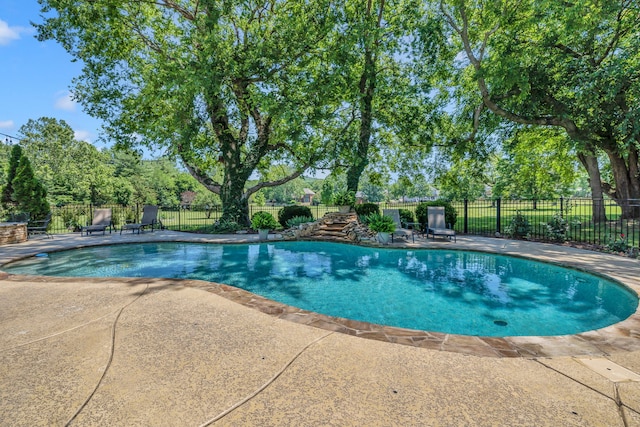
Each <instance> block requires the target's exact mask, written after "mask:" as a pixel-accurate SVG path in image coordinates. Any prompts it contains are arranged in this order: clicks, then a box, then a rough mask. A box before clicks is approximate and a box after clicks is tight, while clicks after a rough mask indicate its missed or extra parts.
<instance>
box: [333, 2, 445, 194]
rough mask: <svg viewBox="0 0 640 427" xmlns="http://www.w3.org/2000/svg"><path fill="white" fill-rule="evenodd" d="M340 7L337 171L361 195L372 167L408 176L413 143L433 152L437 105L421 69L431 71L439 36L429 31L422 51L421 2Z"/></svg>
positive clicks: (336, 56) (335, 69)
mask: <svg viewBox="0 0 640 427" xmlns="http://www.w3.org/2000/svg"><path fill="white" fill-rule="evenodd" d="M340 10H341V15H340V17H341V20H342V22H343V25H341V26H340V27H339V28H338V30H339V31H340V33H339V34H337V35H336V36H335V37H333V38H332V39H331V40H332V45H331V55H332V56H331V61H332V62H333V63H334V67H333V68H332V74H331V78H332V84H334V85H336V86H338V87H339V88H340V93H341V94H342V97H341V98H340V99H339V103H340V104H339V107H340V108H339V109H337V114H336V121H335V129H336V130H335V133H336V136H335V138H334V140H335V142H336V149H337V153H338V154H337V155H336V156H335V160H336V161H335V163H334V167H337V168H340V167H341V166H342V169H344V170H345V173H346V186H347V189H348V190H350V191H354V192H355V191H357V190H358V189H359V183H360V179H361V177H362V176H363V174H364V173H365V172H366V171H367V168H368V166H369V165H370V164H373V165H374V168H375V169H374V170H375V171H379V170H381V169H385V170H402V172H406V170H405V169H404V168H403V166H405V165H404V164H403V162H402V161H403V160H405V158H406V156H405V155H404V154H406V153H405V152H404V150H406V145H410V144H413V145H415V146H419V147H420V148H421V149H426V150H428V149H429V148H430V146H431V144H432V141H433V139H432V134H433V120H432V116H433V115H434V114H435V111H436V108H435V106H434V103H433V102H432V99H431V97H430V91H431V89H432V87H431V82H430V81H429V80H428V79H421V78H419V77H418V76H417V74H416V71H415V66H416V64H417V63H418V62H420V66H421V67H423V70H422V71H423V72H424V71H426V70H430V68H429V67H428V64H432V63H433V55H434V52H435V51H434V50H433V49H432V46H433V45H434V43H433V41H434V40H437V39H438V37H439V35H440V33H439V32H437V31H429V32H425V33H424V34H423V36H424V37H422V40H423V41H424V43H423V44H422V45H420V51H418V50H417V47H418V46H417V44H416V40H418V39H419V38H420V37H419V34H420V30H421V26H428V25H429V23H430V21H429V23H427V24H424V23H421V22H420V18H422V17H423V14H422V13H423V2H422V1H418V0H366V1H361V0H348V1H345V2H343V5H342V7H341V9H340ZM425 62H426V64H425ZM425 74H428V73H425ZM398 152H401V153H402V154H401V155H400V156H398V157H396V155H397V153H398ZM369 171H370V172H371V171H372V170H371V168H369Z"/></svg>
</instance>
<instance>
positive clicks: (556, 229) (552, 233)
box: [545, 212, 569, 242]
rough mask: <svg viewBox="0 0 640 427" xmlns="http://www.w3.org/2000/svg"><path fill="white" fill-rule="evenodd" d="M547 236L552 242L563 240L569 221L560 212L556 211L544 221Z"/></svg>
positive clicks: (565, 238)
mask: <svg viewBox="0 0 640 427" xmlns="http://www.w3.org/2000/svg"><path fill="white" fill-rule="evenodd" d="M545 228H546V231H547V233H546V234H547V237H548V238H549V240H551V241H553V242H565V241H566V240H567V232H568V231H569V221H567V220H566V219H565V217H564V216H563V215H562V213H561V212H556V213H555V214H553V217H551V220H549V221H548V222H547V223H545Z"/></svg>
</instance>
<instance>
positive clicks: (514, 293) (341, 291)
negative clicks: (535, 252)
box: [3, 242, 638, 336]
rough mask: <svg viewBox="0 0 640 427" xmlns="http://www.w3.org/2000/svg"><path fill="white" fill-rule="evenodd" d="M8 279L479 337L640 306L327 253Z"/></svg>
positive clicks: (541, 270) (464, 257)
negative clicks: (221, 301)
mask: <svg viewBox="0 0 640 427" xmlns="http://www.w3.org/2000/svg"><path fill="white" fill-rule="evenodd" d="M3 270H5V271H7V272H9V273H16V274H38V275H50V276H81V277H82V276H86V277H168V278H190V279H200V280H206V281H212V282H218V283H226V284H230V285H233V286H237V287H239V288H242V289H245V290H248V291H250V292H253V293H255V294H258V295H262V296H264V297H266V298H269V299H272V300H275V301H279V302H282V303H285V304H288V305H291V306H295V307H299V308H302V309H305V310H310V311H314V312H318V313H322V314H326V315H330V316H338V317H343V318H349V319H354V320H361V321H365V322H371V323H377V324H384V325H389V326H397V327H402V328H409V329H419V330H426V331H434V332H443V333H454V334H462V335H478V336H523V335H542V336H548V335H564V334H575V333H579V332H584V331H588V330H593V329H598V328H601V327H604V326H608V325H610V324H613V323H617V322H619V321H621V320H623V319H625V318H627V317H628V316H629V315H631V314H632V313H634V312H635V310H636V308H637V305H638V298H637V296H636V295H635V294H634V293H633V292H632V291H630V290H629V289H627V288H626V287H623V286H620V285H618V284H616V283H615V282H612V281H610V280H607V279H604V278H602V277H599V276H594V275H590V274H586V273H583V272H580V271H576V270H571V269H566V268H561V267H558V266H554V265H550V264H544V263H540V262H534V261H530V260H524V259H520V258H512V257H506V256H500V255H494V254H486V253H479V252H467V251H447V250H429V249H424V250H406V249H403V250H400V249H381V248H370V247H361V246H353V245H344V244H337V243H325V242H275V243H268V244H267V243H262V244H243V245H240V244H234V245H219V244H218V245H216V244H197V243H144V244H127V245H113V246H100V247H92V248H82V249H76V250H69V251H63V252H56V253H51V254H48V256H41V257H34V258H30V259H26V260H22V261H19V262H15V263H11V264H8V265H5V266H4V267H3Z"/></svg>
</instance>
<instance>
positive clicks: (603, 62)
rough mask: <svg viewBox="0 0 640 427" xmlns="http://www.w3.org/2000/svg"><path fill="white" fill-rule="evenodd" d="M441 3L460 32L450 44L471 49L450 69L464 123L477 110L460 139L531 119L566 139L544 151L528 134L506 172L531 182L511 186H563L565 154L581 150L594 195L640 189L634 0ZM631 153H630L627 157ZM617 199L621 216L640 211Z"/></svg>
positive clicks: (488, 136) (483, 136) (633, 195)
mask: <svg viewBox="0 0 640 427" xmlns="http://www.w3.org/2000/svg"><path fill="white" fill-rule="evenodd" d="M440 4H441V11H442V12H443V17H444V18H445V21H446V22H447V24H448V26H449V30H450V34H451V35H453V36H454V37H452V38H451V39H450V40H451V41H452V42H454V43H455V45H454V46H453V49H454V50H455V51H456V52H464V53H465V56H466V57H465V58H464V61H463V60H461V59H459V60H458V61H456V62H457V63H458V64H461V63H466V64H467V66H458V67H455V68H454V67H452V68H451V71H452V77H453V78H452V79H451V80H450V85H449V86H451V87H452V89H450V90H452V91H453V92H454V93H455V94H456V95H457V96H456V98H457V100H458V102H460V104H462V105H460V107H462V108H456V109H455V110H456V111H457V112H459V113H460V114H459V115H458V117H457V118H458V119H459V120H458V122H461V121H466V122H471V120H469V117H470V114H474V112H475V113H477V114H475V115H474V118H475V120H474V128H473V129H469V128H468V127H467V134H466V135H461V136H460V137H459V139H458V141H460V140H467V141H472V142H473V144H474V145H478V144H477V141H485V142H486V144H482V145H484V146H485V147H487V148H489V146H490V144H491V142H492V141H494V140H495V139H494V138H493V137H492V133H493V132H494V131H496V130H499V131H500V130H504V129H505V128H510V129H514V128H515V129H519V130H524V131H525V132H527V131H528V129H526V128H525V126H532V132H536V133H537V132H539V133H540V134H543V133H546V132H545V131H543V128H547V127H549V126H553V127H554V128H555V129H557V130H559V131H560V132H561V134H560V136H561V139H562V141H561V142H560V145H555V146H553V144H552V145H551V146H548V149H547V150H545V151H546V153H544V154H543V153H541V152H540V151H538V149H539V148H538V147H540V149H541V146H542V145H545V142H544V141H542V138H538V137H534V138H529V137H528V136H527V137H526V139H529V141H528V142H527V141H522V142H523V143H524V145H523V146H522V147H521V148H518V149H517V151H519V152H520V154H521V155H520V156H519V157H520V158H519V159H515V157H514V158H512V159H509V160H513V163H512V164H511V165H507V166H514V169H513V170H511V171H506V172H507V173H508V174H510V175H512V176H514V177H519V176H521V177H522V180H526V182H527V185H526V186H523V185H522V182H515V183H513V185H509V184H510V183H509V182H505V183H503V184H506V185H505V187H510V188H505V189H506V190H509V191H514V192H519V193H520V196H526V197H529V198H540V197H544V196H543V194H545V193H547V194H548V192H550V191H551V192H560V191H563V190H564V189H563V188H562V187H564V184H565V183H566V181H565V177H564V176H563V175H564V174H565V172H567V170H566V167H567V164H566V163H565V164H564V165H563V164H562V159H563V158H564V157H565V154H568V155H571V156H574V155H576V154H578V155H579V156H581V163H582V165H583V166H584V167H585V168H587V167H588V168H589V172H590V174H591V176H590V179H591V190H592V192H594V194H593V197H594V198H596V199H599V198H602V196H603V192H602V190H603V189H604V190H605V191H607V192H608V193H609V194H610V195H611V197H612V198H614V199H616V200H620V199H637V198H640V176H638V174H637V172H636V171H637V170H638V166H639V164H638V160H637V159H638V158H639V156H638V153H639V151H638V145H637V135H638V134H640V113H639V111H638V109H637V108H633V107H631V106H632V105H635V104H636V103H637V99H638V93H639V92H638V84H637V70H638V67H639V66H640V26H639V25H638V13H637V2H633V1H632V2H605V1H602V0H583V1H576V2H558V1H529V2H519V3H518V4H517V7H516V6H514V4H512V3H511V2H492V3H486V2H480V1H477V0H462V1H461V0H444V1H442V2H440ZM479 93H482V99H481V98H480V97H479V96H478V95H479ZM479 104H481V105H482V107H483V109H482V110H477V109H476V108H477V106H478V105H479ZM505 122H506V123H505ZM456 124H457V123H456ZM551 132H555V131H551ZM555 133H556V135H558V134H559V133H558V132H555ZM553 139H555V137H554V138H553ZM533 142H535V144H534V143H533ZM458 145H459V144H458ZM469 145H470V144H469ZM600 150H601V151H602V152H604V153H606V156H607V161H608V163H609V165H610V166H611V168H612V169H613V170H614V173H613V174H612V175H611V177H612V180H611V181H609V180H608V179H607V177H606V176H605V175H604V174H600V173H599V170H598V169H599V166H600V165H598V164H597V163H596V157H597V156H598V154H599V152H600ZM531 152H533V154H532V153H531ZM511 154H514V153H511ZM515 154H516V155H517V153H515ZM555 156H557V158H558V160H559V161H558V162H557V163H556V160H555V158H554V157H555ZM630 158H631V159H634V160H633V161H631V162H629V161H628V159H630ZM586 160H589V161H586ZM509 163H511V161H510V162H509ZM556 165H558V166H561V167H562V168H561V169H557V168H556ZM562 169H564V170H562ZM547 170H548V171H550V173H549V174H547V176H545V171H547ZM549 175H551V176H549ZM598 175H599V176H598ZM598 181H602V182H598ZM601 184H602V185H601ZM608 189H611V191H608ZM613 189H615V190H613ZM526 193H529V194H526ZM621 207H622V208H623V210H624V212H623V217H631V216H637V215H639V213H638V212H640V209H637V208H633V207H626V206H624V205H621Z"/></svg>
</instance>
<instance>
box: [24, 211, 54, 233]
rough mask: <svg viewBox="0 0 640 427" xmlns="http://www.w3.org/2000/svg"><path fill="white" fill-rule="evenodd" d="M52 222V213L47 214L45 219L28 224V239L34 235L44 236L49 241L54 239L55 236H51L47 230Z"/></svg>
mask: <svg viewBox="0 0 640 427" xmlns="http://www.w3.org/2000/svg"><path fill="white" fill-rule="evenodd" d="M50 222H51V212H49V213H48V214H47V216H46V217H45V218H44V219H39V220H31V221H28V222H27V237H28V236H33V235H34V234H44V235H45V236H47V238H48V239H53V236H52V235H51V234H49V232H48V231H47V228H49V223H50Z"/></svg>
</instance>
